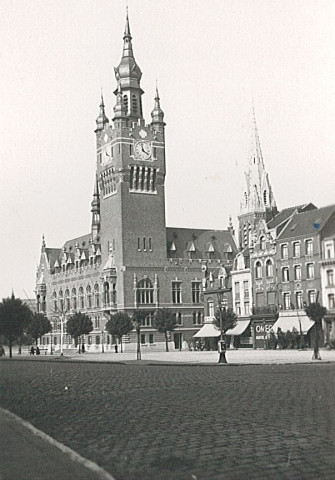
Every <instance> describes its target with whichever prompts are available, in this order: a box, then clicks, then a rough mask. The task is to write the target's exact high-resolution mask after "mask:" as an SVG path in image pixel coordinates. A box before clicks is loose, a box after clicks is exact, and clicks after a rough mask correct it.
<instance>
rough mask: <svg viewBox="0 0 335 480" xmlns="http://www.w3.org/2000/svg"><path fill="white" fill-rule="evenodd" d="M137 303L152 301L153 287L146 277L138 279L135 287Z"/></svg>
mask: <svg viewBox="0 0 335 480" xmlns="http://www.w3.org/2000/svg"><path fill="white" fill-rule="evenodd" d="M137 299H138V303H140V304H145V303H154V287H153V285H152V283H151V281H150V280H149V279H148V278H144V279H143V280H140V281H139V283H138V289H137Z"/></svg>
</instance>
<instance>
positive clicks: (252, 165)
mask: <svg viewBox="0 0 335 480" xmlns="http://www.w3.org/2000/svg"><path fill="white" fill-rule="evenodd" d="M240 212H241V213H240V215H239V217H238V220H239V247H240V248H245V247H247V246H248V245H249V237H250V233H251V231H252V230H253V228H254V226H255V225H256V224H257V223H258V222H259V220H261V219H265V221H267V222H268V221H269V220H271V218H273V217H274V215H275V214H276V213H277V207H276V202H275V199H274V196H273V191H272V187H271V185H270V181H269V175H268V174H267V173H266V171H265V166H264V161H263V155H262V150H261V144H260V141H259V135H258V129H257V125H256V119H255V111H254V109H253V133H252V148H251V154H250V158H249V164H248V170H247V171H246V172H245V184H244V189H243V197H242V201H241V205H240Z"/></svg>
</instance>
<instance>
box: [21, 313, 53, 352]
mask: <svg viewBox="0 0 335 480" xmlns="http://www.w3.org/2000/svg"><path fill="white" fill-rule="evenodd" d="M51 330H52V326H51V322H50V321H49V320H48V319H47V318H46V316H45V315H43V313H34V314H33V316H32V320H31V322H30V323H29V325H28V327H27V329H26V333H27V335H28V336H29V337H30V338H32V339H34V340H35V342H36V345H37V340H38V339H39V338H40V337H42V335H45V334H46V333H49V332H51Z"/></svg>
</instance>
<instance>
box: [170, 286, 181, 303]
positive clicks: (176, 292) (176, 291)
mask: <svg viewBox="0 0 335 480" xmlns="http://www.w3.org/2000/svg"><path fill="white" fill-rule="evenodd" d="M172 303H182V298H181V282H172Z"/></svg>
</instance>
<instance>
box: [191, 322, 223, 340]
mask: <svg viewBox="0 0 335 480" xmlns="http://www.w3.org/2000/svg"><path fill="white" fill-rule="evenodd" d="M219 335H220V330H219V329H218V328H217V327H216V326H215V325H214V323H205V325H204V326H203V327H201V328H200V330H199V332H197V333H196V334H195V335H193V337H195V338H206V337H218V336H219Z"/></svg>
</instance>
